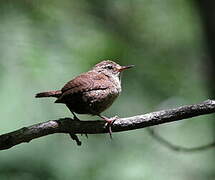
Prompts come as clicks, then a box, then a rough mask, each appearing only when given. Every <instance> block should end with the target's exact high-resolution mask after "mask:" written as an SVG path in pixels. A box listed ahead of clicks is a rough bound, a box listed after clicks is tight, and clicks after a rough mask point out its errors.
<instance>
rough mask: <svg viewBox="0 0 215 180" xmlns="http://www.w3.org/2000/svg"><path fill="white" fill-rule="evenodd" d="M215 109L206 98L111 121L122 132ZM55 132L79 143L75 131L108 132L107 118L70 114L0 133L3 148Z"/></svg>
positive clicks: (81, 132)
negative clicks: (85, 118)
mask: <svg viewBox="0 0 215 180" xmlns="http://www.w3.org/2000/svg"><path fill="white" fill-rule="evenodd" d="M214 112H215V100H207V101H204V102H202V103H199V104H194V105H188V106H181V107H178V108H174V109H167V110H162V111H156V112H152V113H148V114H144V115H138V116H133V117H128V118H119V119H117V120H116V121H115V122H114V123H113V124H112V131H113V132H120V131H127V130H133V129H139V128H145V127H149V126H154V125H158V124H163V123H167V122H173V121H178V120H182V119H187V118H191V117H195V116H199V115H204V114H210V113H214ZM54 133H68V134H69V135H70V136H71V138H72V139H74V140H75V141H76V142H77V144H78V145H80V144H81V142H80V141H79V140H78V138H77V136H76V135H75V134H98V133H108V128H107V127H106V126H105V122H104V121H78V120H73V119H71V118H62V119H59V120H51V121H47V122H43V123H39V124H35V125H32V126H29V127H23V128H21V129H19V130H16V131H13V132H10V133H7V134H3V135H0V150H4V149H9V148H11V147H13V146H15V145H18V144H20V143H24V142H30V141H31V140H32V139H35V138H39V137H42V136H46V135H49V134H54Z"/></svg>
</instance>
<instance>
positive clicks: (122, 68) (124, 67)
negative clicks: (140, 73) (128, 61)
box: [118, 65, 134, 72]
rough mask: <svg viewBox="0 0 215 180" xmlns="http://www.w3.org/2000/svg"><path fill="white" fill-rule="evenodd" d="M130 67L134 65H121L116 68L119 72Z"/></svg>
mask: <svg viewBox="0 0 215 180" xmlns="http://www.w3.org/2000/svg"><path fill="white" fill-rule="evenodd" d="M132 67H134V65H128V66H121V67H120V68H119V69H118V71H119V72H122V71H124V70H126V69H129V68H132Z"/></svg>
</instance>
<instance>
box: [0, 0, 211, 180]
mask: <svg viewBox="0 0 215 180" xmlns="http://www.w3.org/2000/svg"><path fill="white" fill-rule="evenodd" d="M0 14H1V16H0V42H1V43H0V99H1V108H0V115H1V121H0V123H1V125H0V134H3V133H6V132H9V131H13V130H15V129H18V128H21V127H23V126H28V125H31V124H34V123H39V122H43V121H47V120H51V119H58V118H60V117H68V116H71V114H70V112H69V111H68V110H67V108H66V107H65V106H63V105H59V104H54V103H53V99H35V98H34V95H35V94H36V93H38V92H40V91H44V90H54V89H59V88H61V87H62V86H63V85H64V83H66V82H67V81H68V80H70V79H72V78H73V77H75V76H76V75H77V74H79V73H82V72H84V71H87V70H89V69H90V68H91V66H93V65H94V64H96V63H98V62H99V61H101V60H103V59H113V60H115V61H116V62H118V63H120V64H122V65H128V64H135V65H136V67H135V68H133V69H132V70H129V71H127V72H125V73H124V75H123V82H122V84H123V93H122V95H121V96H120V97H119V98H118V100H117V101H116V102H115V104H114V105H113V106H112V107H111V108H110V109H109V110H107V111H106V112H104V114H105V115H107V116H114V115H118V116H120V117H126V116H133V115H137V114H143V113H146V112H151V111H154V110H158V109H165V108H170V107H177V106H180V105H184V104H191V103H197V102H200V101H202V100H205V99H208V98H209V95H208V89H207V83H206V76H207V73H206V72H207V64H205V61H204V59H205V56H206V53H205V47H204V41H203V35H202V27H201V26H202V25H201V22H200V20H199V15H198V13H197V10H196V7H195V5H194V4H193V3H192V1H185V0H174V1H172V0H162V1H158V0H150V1H149V0H142V1H140V0H133V1H131V0H104V1H100V0H94V1H87V0H80V1H75V0H70V1H67V0H61V1H57V0H52V1H51V0H47V1H42V0H31V1H30V0H20V1H12V0H9V1H0ZM79 118H80V119H92V117H90V116H83V115H82V116H79ZM93 118H94V117H93ZM94 119H97V117H95V118H94ZM212 120H213V117H212V116H204V117H199V118H193V119H191V120H187V121H182V122H174V123H170V124H166V125H160V126H157V127H156V130H157V131H158V132H159V133H160V134H162V136H164V137H165V138H167V139H169V140H170V141H171V142H174V143H175V144H178V145H183V146H188V147H193V146H198V145H202V144H206V143H207V142H210V141H212V140H213V131H214V126H213V123H212ZM80 139H81V140H82V143H83V145H82V146H81V147H78V146H76V144H75V142H73V141H71V139H70V138H69V137H68V136H66V135H62V134H59V135H58V134H56V135H51V136H46V137H43V138H40V139H36V140H33V141H32V142H30V143H29V144H22V145H19V146H16V147H14V148H12V149H9V150H6V151H1V152H0V179H1V180H17V179H22V180H25V179H26V180H43V179H44V180H45V179H46V180H49V179H50V180H58V179H60V180H68V179H77V180H79V179H80V180H82V179H88V180H90V179H93V180H97V179H98V180H101V179H102V180H106V179H112V180H117V179H124V180H127V179H132V180H139V179H150V180H157V179H165V180H167V179H174V180H181V179H183V180H186V179H187V180H188V179H189V180H190V179H196V180H198V179H199V180H200V179H204V180H205V179H214V178H215V174H214V170H215V166H214V150H213V149H212V150H208V151H204V152H201V153H190V154H184V153H176V152H173V151H171V150H169V149H167V148H166V147H164V146H162V145H160V144H159V143H158V142H156V141H155V140H154V139H153V138H152V137H151V136H150V135H149V134H148V133H147V131H146V129H140V130H135V131H129V132H123V133H116V134H114V139H113V140H112V141H111V140H110V139H109V137H108V135H104V134H101V135H89V139H86V138H85V137H80Z"/></svg>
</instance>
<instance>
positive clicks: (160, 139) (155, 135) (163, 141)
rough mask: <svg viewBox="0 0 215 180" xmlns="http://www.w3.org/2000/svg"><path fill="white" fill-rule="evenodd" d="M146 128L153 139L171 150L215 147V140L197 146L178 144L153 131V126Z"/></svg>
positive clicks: (190, 150) (194, 149)
mask: <svg viewBox="0 0 215 180" xmlns="http://www.w3.org/2000/svg"><path fill="white" fill-rule="evenodd" d="M147 130H148V132H149V133H150V135H151V136H152V137H153V138H154V139H155V140H157V141H158V142H159V143H160V144H162V145H164V146H165V147H167V148H169V149H170V150H173V151H177V152H185V153H189V152H199V151H204V150H208V149H211V148H214V147H215V141H214V142H211V143H208V144H205V145H201V146H197V147H184V146H179V145H176V144H173V143H171V142H169V141H168V140H166V139H164V138H163V137H161V136H160V135H159V134H158V133H157V132H155V130H154V129H153V128H147Z"/></svg>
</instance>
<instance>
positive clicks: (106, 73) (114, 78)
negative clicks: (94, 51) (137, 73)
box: [35, 60, 133, 137]
mask: <svg viewBox="0 0 215 180" xmlns="http://www.w3.org/2000/svg"><path fill="white" fill-rule="evenodd" d="M131 67H133V65H129V66H120V65H119V64H117V63H115V62H113V61H110V60H105V61H102V62H100V63H98V64H96V65H95V66H94V67H93V68H92V70H90V71H88V72H86V73H83V74H81V75H79V76H77V77H75V78H74V79H72V80H71V81H69V82H68V83H66V84H65V86H64V87H63V88H62V89H61V90H57V91H48V92H41V93H38V94H36V96H35V97H36V98H43V97H55V98H57V100H56V101H55V103H63V104H65V105H66V106H67V107H68V108H69V110H70V111H71V112H72V114H73V115H74V118H75V119H78V118H77V116H76V115H75V113H77V114H90V115H97V116H99V117H101V118H102V119H103V120H105V121H106V122H107V125H108V127H109V134H110V137H111V133H112V131H111V124H112V123H113V122H114V121H115V120H116V117H113V118H107V117H105V116H102V115H101V113H102V112H103V111H105V110H106V109H107V108H109V107H110V106H111V105H112V104H113V102H114V101H115V99H116V98H117V97H118V96H119V94H120V92H121V72H122V71H124V70H126V69H129V68H131Z"/></svg>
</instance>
